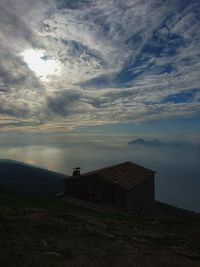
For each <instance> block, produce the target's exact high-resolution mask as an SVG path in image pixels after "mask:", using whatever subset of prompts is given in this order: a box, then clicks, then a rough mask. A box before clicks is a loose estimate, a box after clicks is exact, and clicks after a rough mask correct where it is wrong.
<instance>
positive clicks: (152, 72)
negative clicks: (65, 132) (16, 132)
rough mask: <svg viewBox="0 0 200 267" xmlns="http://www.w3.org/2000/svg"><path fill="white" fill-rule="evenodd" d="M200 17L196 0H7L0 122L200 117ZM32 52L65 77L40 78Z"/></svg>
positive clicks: (64, 123) (60, 124)
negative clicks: (28, 53)
mask: <svg viewBox="0 0 200 267" xmlns="http://www.w3.org/2000/svg"><path fill="white" fill-rule="evenodd" d="M199 14H200V4H199V3H198V1H195V0H194V1H181V0H177V1H172V0H169V1H165V0H151V1H147V0H145V1H142V2H141V1H139V0H127V1H116V0H109V1H105V0H98V1H97V0H90V1H89V0H88V1H86V0H76V1H68V0H65V1H64V0H55V1H50V2H49V1H46V0H42V1H39V0H26V1H25V0H15V1H14V0H7V1H5V0H2V1H1V3H0V29H1V30H0V51H1V52H0V116H2V117H4V116H9V118H10V120H12V121H15V120H19V121H23V123H22V124H21V123H19V124H18V123H17V124H16V125H15V128H16V127H19V129H22V130H24V129H28V128H27V127H28V126H30V128H31V127H35V129H38V130H41V131H42V130H44V129H50V128H52V129H53V128H54V129H55V131H56V130H58V131H59V129H64V128H66V129H72V128H74V127H77V126H80V125H95V124H108V123H113V122H117V123H121V122H127V121H129V122H131V121H133V122H135V121H139V122H144V121H152V120H165V119H168V118H174V117H191V116H198V115H199V113H200V108H199V106H200V105H199V94H200V88H199V76H200V60H199V59H200V48H199V41H200V22H199ZM27 49H38V50H39V49H42V50H44V51H45V52H46V55H47V57H48V59H50V60H51V59H52V60H56V61H57V62H59V64H60V69H61V70H60V73H59V75H51V76H49V77H48V79H47V80H46V81H43V80H41V79H40V78H39V77H38V76H36V74H35V73H34V72H33V71H31V70H30V69H29V67H28V65H27V64H26V63H25V62H24V59H23V56H22V53H23V52H24V51H25V50H27ZM10 120H8V121H7V123H8V127H10V128H12V123H11V122H10ZM4 123H5V124H6V121H5V122H4ZM34 124H35V126H34ZM5 127H6V126H5Z"/></svg>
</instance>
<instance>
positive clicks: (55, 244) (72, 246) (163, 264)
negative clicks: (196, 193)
mask: <svg viewBox="0 0 200 267" xmlns="http://www.w3.org/2000/svg"><path fill="white" fill-rule="evenodd" d="M0 236H1V239H0V251H1V253H0V266H2V267H14V266H20V267H24V266H27V267H28V266H33V267H36V266H37V267H39V266H43V267H49V266H52V267H53V266H55V267H57V266H58V267H62V266H69V267H70V266H75V267H85V266H87V267H95V266H97V267H107V266H108V267H112V266H117V267H122V266H123V267H132V266H138V267H169V266H170V267H178V266H180V267H190V266H193V267H197V266H200V215H198V214H195V213H192V212H187V211H184V210H180V209H177V208H175V207H171V206H168V205H164V204H162V203H157V207H156V212H155V213H154V214H151V216H146V217H137V216H133V215H130V214H126V213H106V212H103V211H97V210H96V211H95V210H92V209H88V208H83V207H80V206H79V205H72V204H70V203H69V202H66V201H59V200H54V201H53V200H51V201H50V200H47V199H46V200H44V199H39V198H30V197H29V198H28V197H25V196H20V195H17V194H14V193H12V192H11V191H10V190H7V189H5V188H2V189H1V190H0Z"/></svg>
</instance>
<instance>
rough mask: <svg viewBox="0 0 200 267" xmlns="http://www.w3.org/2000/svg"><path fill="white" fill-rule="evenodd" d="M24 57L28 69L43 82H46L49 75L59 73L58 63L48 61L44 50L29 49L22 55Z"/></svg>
mask: <svg viewBox="0 0 200 267" xmlns="http://www.w3.org/2000/svg"><path fill="white" fill-rule="evenodd" d="M22 56H23V57H24V61H25V62H26V63H27V64H28V67H29V68H30V69H31V70H32V71H34V72H35V74H36V75H37V76H38V77H39V78H41V79H42V80H46V79H47V78H48V76H49V75H53V74H58V73H59V70H60V66H59V63H58V61H56V60H52V59H48V58H47V56H46V52H45V51H43V50H34V49H28V50H25V51H24V52H23V53H22Z"/></svg>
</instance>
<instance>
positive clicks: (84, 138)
mask: <svg viewBox="0 0 200 267" xmlns="http://www.w3.org/2000/svg"><path fill="white" fill-rule="evenodd" d="M131 140H134V141H133V143H132V144H128V143H129V141H131ZM141 140H142V141H141ZM151 140H152V138H151V136H150V137H149V136H148V137H146V136H145V137H144V139H141V138H140V137H139V136H133V135H132V136H130V135H120V134H115V135H114V134H107V135H104V136H102V134H99V133H93V134H90V135H88V134H82V135H81V137H80V133H75V134H73V135H72V134H68V135H66V134H61V133H59V134H48V135H47V134H22V133H20V134H13V135H12V134H10V135H7V134H4V135H3V134H1V136H0V141H1V146H0V158H7V159H15V160H18V161H23V162H26V163H29V164H33V165H37V166H40V167H43V168H47V169H50V170H54V171H58V172H61V173H64V174H67V175H71V173H72V168H73V167H76V166H79V167H81V171H82V172H85V171H92V170H94V169H97V168H102V167H105V166H109V165H113V164H117V163H120V162H124V161H133V162H135V163H138V164H141V165H143V166H145V167H147V168H151V169H153V170H155V171H156V179H155V188H156V199H157V200H159V201H163V202H166V203H169V204H172V205H176V206H178V207H182V208H186V209H189V210H194V211H197V212H200V194H199V187H200V179H199V177H200V168H199V163H200V162H199V154H200V153H199V152H200V146H199V144H198V142H191V141H190V140H187V141H186V140H185V139H184V141H183V139H182V140H181V138H179V141H177V139H176V140H174V139H173V140H172V139H169V138H164V137H163V136H162V139H156V141H155V139H154V141H151ZM161 140H162V141H161ZM27 179H28V177H27Z"/></svg>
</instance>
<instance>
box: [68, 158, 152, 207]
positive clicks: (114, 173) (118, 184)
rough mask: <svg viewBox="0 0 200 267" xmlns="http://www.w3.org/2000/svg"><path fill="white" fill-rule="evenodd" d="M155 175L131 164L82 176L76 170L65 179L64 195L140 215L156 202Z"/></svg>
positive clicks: (122, 164)
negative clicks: (135, 212) (141, 211)
mask: <svg viewBox="0 0 200 267" xmlns="http://www.w3.org/2000/svg"><path fill="white" fill-rule="evenodd" d="M154 175H155V172H154V171H152V170H150V169H147V168H144V167H142V166H140V165H138V164H135V163H133V162H130V161H128V162H124V163H121V164H118V165H115V166H110V167H106V168H103V169H99V170H95V171H91V172H87V173H84V174H80V168H75V169H74V170H73V175H72V176H71V177H69V178H67V179H65V188H66V194H67V195H68V196H72V197H75V198H82V199H85V200H89V201H93V202H97V203H104V204H105V203H110V204H114V205H116V206H120V207H122V208H124V209H127V210H133V211H139V210H143V209H146V208H149V207H150V206H152V205H153V203H154V201H155V191H154Z"/></svg>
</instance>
